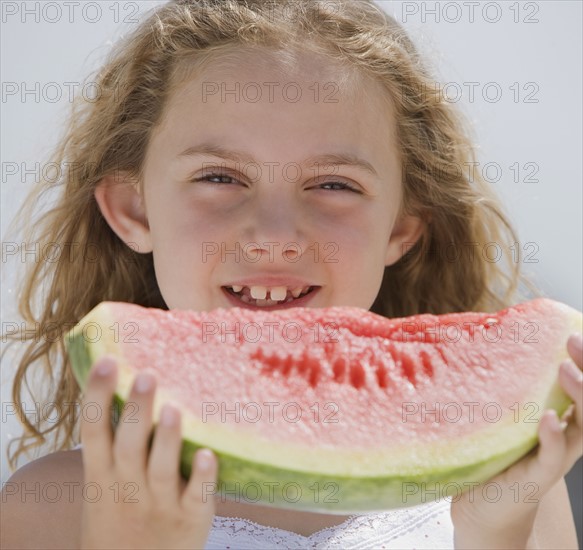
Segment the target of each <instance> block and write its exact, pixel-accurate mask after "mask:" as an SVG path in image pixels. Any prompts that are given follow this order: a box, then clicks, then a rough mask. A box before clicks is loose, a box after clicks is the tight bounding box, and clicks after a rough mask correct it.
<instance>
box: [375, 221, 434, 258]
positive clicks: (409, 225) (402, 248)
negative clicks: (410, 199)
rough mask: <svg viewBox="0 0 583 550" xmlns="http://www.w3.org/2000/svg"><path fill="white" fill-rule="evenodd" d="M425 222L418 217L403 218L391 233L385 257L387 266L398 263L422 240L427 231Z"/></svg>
mask: <svg viewBox="0 0 583 550" xmlns="http://www.w3.org/2000/svg"><path fill="white" fill-rule="evenodd" d="M425 228H426V224H425V222H424V221H423V220H422V219H421V218H419V217H417V216H401V217H400V218H399V219H398V220H397V222H396V223H395V226H394V227H393V231H392V233H391V237H390V239H389V243H388V245H387V254H386V256H385V266H389V265H393V264H395V263H397V262H398V261H399V260H400V259H401V257H402V256H403V255H405V254H406V253H407V252H408V251H409V250H411V248H413V246H414V245H415V243H416V242H417V241H418V240H419V239H420V238H421V235H423V232H424V231H425Z"/></svg>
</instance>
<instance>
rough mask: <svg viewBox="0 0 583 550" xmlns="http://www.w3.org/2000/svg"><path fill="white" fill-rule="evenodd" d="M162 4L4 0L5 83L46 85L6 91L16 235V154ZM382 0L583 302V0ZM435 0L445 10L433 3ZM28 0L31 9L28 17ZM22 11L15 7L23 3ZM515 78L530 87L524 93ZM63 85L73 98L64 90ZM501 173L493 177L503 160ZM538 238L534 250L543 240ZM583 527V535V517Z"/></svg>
mask: <svg viewBox="0 0 583 550" xmlns="http://www.w3.org/2000/svg"><path fill="white" fill-rule="evenodd" d="M161 3H164V2H160V1H158V0H152V1H146V2H145V1H136V2H131V1H122V2H113V1H104V0H101V1H100V2H98V3H95V2H83V1H81V2H78V3H75V2H73V4H78V5H73V6H71V7H70V8H67V6H66V4H69V5H70V4H71V2H69V3H66V2H65V3H64V2H40V3H39V2H31V1H28V2H7V1H5V2H2V3H1V4H2V24H1V29H2V36H1V46H2V52H1V62H2V63H1V66H2V69H1V71H2V74H1V78H2V86H3V91H4V92H10V90H11V89H12V87H13V86H17V88H18V90H19V92H20V90H22V87H23V85H25V86H27V87H28V89H34V87H35V85H36V84H35V83H37V82H38V83H39V84H38V86H39V89H40V91H41V93H40V97H39V98H38V101H37V99H36V98H35V97H34V94H29V95H27V96H26V97H25V100H24V101H23V100H22V97H21V95H20V93H18V94H17V95H10V94H9V93H8V95H7V96H6V97H3V98H2V103H1V110H2V112H1V115H2V125H1V157H2V180H1V201H2V206H1V215H2V217H1V231H2V240H3V241H18V239H17V238H16V239H14V235H12V234H10V235H7V233H6V230H7V228H8V225H9V223H10V221H11V219H12V218H13V216H14V214H15V212H16V209H17V207H18V206H19V205H20V204H21V202H22V200H23V197H24V195H25V192H26V191H27V190H28V189H29V188H30V186H31V185H32V184H33V183H34V179H35V176H34V174H28V175H23V174H22V173H21V172H19V173H17V174H15V175H11V176H9V175H7V171H9V170H10V168H11V167H12V166H13V165H12V164H10V163H17V164H18V165H20V164H21V163H25V166H26V167H27V168H28V169H34V165H35V162H41V163H42V162H43V161H44V160H45V158H46V153H47V151H48V149H49V147H50V146H52V145H53V144H54V143H55V140H56V139H57V137H58V136H59V135H61V132H62V128H63V126H62V123H63V121H64V118H65V116H66V114H67V112H68V108H69V105H70V104H69V100H68V93H69V92H68V88H67V86H71V85H66V84H65V83H81V82H82V81H83V79H84V78H85V77H86V76H87V75H88V74H89V72H90V70H94V69H95V68H96V67H97V66H98V64H99V61H100V59H101V58H102V57H103V55H104V54H106V53H107V52H108V50H109V48H110V46H111V44H112V42H113V41H115V39H116V38H117V37H119V36H120V35H121V34H123V33H124V32H126V30H127V29H130V28H133V27H134V25H135V23H133V22H132V21H136V20H139V19H140V18H143V16H144V13H145V12H146V11H147V10H149V9H151V8H153V7H155V6H156V5H158V4H161ZM379 3H380V4H382V5H383V6H384V7H385V9H386V10H387V11H388V12H389V13H391V14H393V15H394V16H395V17H396V18H397V19H398V20H399V21H401V22H403V23H404V25H405V27H406V28H407V29H408V30H409V31H410V33H411V36H412V37H413V39H414V40H415V41H416V43H417V44H418V45H419V46H420V47H421V48H422V49H423V50H424V51H425V52H426V53H427V54H428V55H429V56H430V58H431V59H432V63H433V66H434V67H435V68H436V70H437V76H438V79H441V81H442V82H450V83H452V84H451V86H450V87H448V96H449V97H450V99H451V100H452V101H454V100H455V98H456V92H457V90H460V89H461V90H462V92H463V95H462V96H461V98H460V99H459V101H458V103H459V105H460V106H462V108H463V109H464V112H465V113H466V114H467V115H468V117H469V118H470V120H471V121H472V122H473V126H474V135H475V136H476V142H477V143H478V144H479V146H480V155H479V159H480V163H481V164H480V167H479V169H482V167H483V166H484V165H486V164H487V163H496V164H497V165H499V166H500V167H501V170H502V173H501V176H502V177H501V179H500V181H498V182H496V183H494V184H493V185H494V187H495V189H496V190H497V191H498V193H499V195H500V196H501V197H502V199H503V202H504V204H505V207H506V209H507V211H508V213H509V214H510V216H511V219H512V220H513V222H514V223H515V225H516V227H517V229H518V233H519V238H520V246H521V247H524V246H527V243H535V244H536V246H537V247H538V251H537V252H536V254H535V255H534V256H533V259H536V260H538V262H537V263H529V264H525V265H524V268H525V269H526V271H527V272H528V273H529V274H531V275H532V276H533V277H534V279H535V281H536V282H537V283H538V285H539V286H540V287H541V288H542V289H543V290H544V291H545V292H546V293H547V294H548V295H549V296H550V297H552V298H555V299H557V300H560V301H563V302H565V303H567V304H569V305H571V306H573V307H575V308H577V309H579V310H581V309H583V307H582V284H581V281H582V273H581V271H582V254H581V250H582V248H583V246H582V245H583V243H582V240H583V239H582V236H583V230H582V216H581V211H582V206H581V205H582V186H581V181H582V178H581V176H582V174H581V166H582V165H581V151H582V143H581V142H582V139H581V137H582V132H581V128H582V126H581V120H582V117H581V109H582V101H581V98H582V86H581V78H582V70H581V67H582V66H583V60H582V59H581V58H582V53H581V52H582V34H581V19H582V3H581V2H579V1H552V2H551V1H543V2H524V1H522V2H520V3H519V4H517V3H516V2H506V1H502V2H481V3H480V5H479V6H477V7H476V8H475V12H474V14H473V20H472V18H471V14H470V6H468V5H467V2H463V1H458V2H439V3H436V2H393V1H384V2H379ZM96 4H98V6H99V8H100V11H101V14H99V11H98V8H96V7H95V6H96ZM49 5H50V6H49ZM436 5H437V7H438V11H439V15H438V16H437V15H435V13H431V11H432V10H434V8H435V7H436ZM37 6H38V7H37ZM25 8H26V10H28V12H30V13H28V15H26V18H25V21H24V22H23V21H22V17H23V12H24V11H25ZM14 10H16V11H17V13H16V14H12V12H13V11H14ZM69 10H72V11H69ZM59 11H60V14H59ZM35 12H36V13H38V16H36V15H35ZM70 13H72V17H73V21H72V22H70V21H69V14H70ZM124 21H127V22H126V23H124ZM528 21H530V22H528ZM470 82H477V83H478V85H477V86H476V87H475V88H474V90H475V93H476V95H475V99H474V101H473V102H471V101H469V93H468V92H469V84H464V83H470ZM49 83H57V86H56V87H55V86H54V85H48V84H49ZM492 83H494V84H492ZM514 83H518V87H519V89H520V96H519V97H518V98H516V97H515V91H516V85H514ZM529 83H530V84H529ZM532 83H534V84H532ZM513 85H514V90H513V89H512V87H513ZM497 86H499V89H501V90H502V95H501V97H500V99H499V100H498V101H491V102H488V101H486V100H484V98H483V96H482V92H483V91H486V92H489V93H490V94H491V95H490V96H489V97H490V98H491V99H492V98H493V97H494V92H495V91H496V88H497ZM79 88H80V87H79V86H76V87H75V90H77V89H79ZM58 90H60V91H61V92H62V94H63V97H62V99H61V101H54V97H55V92H56V91H58ZM535 90H536V93H534V95H532V96H530V99H531V101H532V100H538V102H535V103H532V102H530V103H527V102H525V100H526V99H528V94H529V93H530V92H533V91H535ZM89 93H90V91H89ZM515 99H518V102H515ZM515 163H519V166H520V168H521V171H520V173H519V175H518V179H519V181H518V182H516V181H514V177H515V173H514V172H513V171H512V170H511V169H510V166H512V165H514V164H515ZM526 163H535V164H536V166H537V168H538V172H537V174H536V175H534V176H533V177H534V178H535V179H538V182H528V181H524V180H525V179H526V176H527V174H528V172H527V169H528V166H525V165H526ZM492 166H494V165H492ZM530 166H532V165H530ZM489 177H494V174H493V172H489ZM529 246H531V248H529V249H528V251H532V250H534V248H532V245H529ZM13 267H14V263H13V262H10V263H4V262H3V263H2V268H3V280H2V282H3V285H2V321H4V322H6V321H17V320H18V316H17V315H16V314H15V307H14V303H15V301H14V281H15V276H16V275H15V272H14V269H13ZM11 380H12V363H11V361H10V355H7V356H6V357H5V361H4V364H3V365H2V372H1V394H2V401H3V404H5V403H6V402H8V401H10V400H11V397H10V386H11ZM5 412H6V409H5V408H4V407H3V418H2V423H1V424H0V425H1V429H2V449H1V451H2V472H1V478H2V481H5V480H6V479H7V478H8V476H9V471H8V468H7V464H6V459H5V446H6V442H7V440H8V439H9V438H10V437H11V436H13V435H14V434H16V433H18V426H17V424H16V423H15V422H14V418H13V417H7V416H6V415H5V414H4V413H5ZM580 466H581V463H579V465H578V467H577V472H572V474H571V476H570V486H571V490H572V492H573V493H575V494H576V493H578V495H579V497H578V500H577V501H574V502H573V505H574V507H575V509H574V512H575V516H576V517H577V518H579V517H581V515H582V512H581V503H580V495H581V494H582V493H583V489H582V485H581V476H580V469H581V468H580ZM578 528H579V537H580V540H581V525H580V524H579V525H578Z"/></svg>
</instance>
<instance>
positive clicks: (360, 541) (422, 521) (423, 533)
mask: <svg viewBox="0 0 583 550" xmlns="http://www.w3.org/2000/svg"><path fill="white" fill-rule="evenodd" d="M453 547H454V546H453V524H452V522H451V517H450V502H449V500H442V501H440V502H432V503H430V504H424V505H422V506H416V507H414V508H405V509H400V510H391V511H389V512H383V513H376V514H367V515H363V516H351V517H350V518H348V519H347V520H346V521H345V522H344V523H342V524H340V525H337V526H335V527H328V528H327V529H322V530H321V531H318V532H317V533H314V534H313V535H311V536H309V537H304V536H302V535H298V534H297V533H293V532H291V531H286V530H284V529H277V528H275V527H266V526H264V525H259V524H257V523H254V522H252V521H249V520H246V519H241V518H226V517H221V516H215V518H214V520H213V527H212V529H211V532H210V534H209V538H208V540H207V544H206V546H205V550H219V549H221V550H225V549H228V550H232V549H237V550H239V549H244V548H248V549H253V550H255V549H269V550H273V549H275V548H290V549H291V548H302V549H303V548H338V549H342V550H345V549H348V548H374V549H375V550H376V549H379V548H387V549H388V548H392V549H399V550H405V549H407V550H409V549H422V548H428V549H429V548H431V549H435V548H439V549H440V550H441V549H449V548H453Z"/></svg>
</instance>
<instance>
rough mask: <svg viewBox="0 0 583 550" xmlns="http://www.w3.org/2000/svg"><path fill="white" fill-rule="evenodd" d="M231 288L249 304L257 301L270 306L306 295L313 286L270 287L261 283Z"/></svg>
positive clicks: (257, 303) (261, 304) (259, 304)
mask: <svg viewBox="0 0 583 550" xmlns="http://www.w3.org/2000/svg"><path fill="white" fill-rule="evenodd" d="M230 288H231V290H232V291H233V292H234V293H235V294H237V295H238V296H239V298H240V299H241V300H242V301H243V302H245V303H247V304H249V303H251V304H253V303H254V302H255V303H256V305H258V306H270V305H276V304H278V303H288V302H291V301H292V300H294V299H296V298H299V297H300V296H304V295H305V294H307V293H308V291H309V290H310V288H311V286H309V285H308V286H306V287H298V288H294V289H289V288H287V287H285V286H279V287H271V288H268V287H263V286H259V285H257V286H252V287H247V286H242V285H233V286H231V287H230Z"/></svg>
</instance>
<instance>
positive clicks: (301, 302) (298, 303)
mask: <svg viewBox="0 0 583 550" xmlns="http://www.w3.org/2000/svg"><path fill="white" fill-rule="evenodd" d="M233 284H239V283H233ZM225 286H231V285H225ZM244 286H247V285H244ZM282 286H283V285H282ZM306 286H307V285H306ZM310 286H315V287H316V288H314V290H312V291H311V292H308V294H306V295H305V296H302V297H301V298H296V299H295V300H293V301H291V302H287V303H283V304H276V305H274V306H263V307H262V306H254V305H252V304H246V303H245V302H242V301H241V300H239V298H237V297H236V296H233V295H232V294H231V293H229V291H228V290H227V289H226V288H225V287H221V290H222V291H223V293H224V294H225V296H226V297H227V299H228V300H229V302H230V303H231V304H233V306H234V307H239V308H243V309H252V310H258V311H273V310H275V309H289V308H292V307H305V306H306V304H307V303H308V302H310V301H311V300H312V298H313V297H314V296H315V295H316V294H318V292H319V290H320V289H321V288H322V287H321V286H316V285H310Z"/></svg>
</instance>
